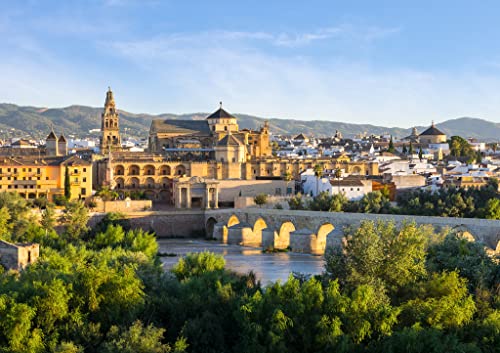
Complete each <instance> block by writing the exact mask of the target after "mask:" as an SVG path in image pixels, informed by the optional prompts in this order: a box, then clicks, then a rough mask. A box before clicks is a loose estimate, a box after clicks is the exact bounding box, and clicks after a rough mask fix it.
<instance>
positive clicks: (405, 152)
mask: <svg viewBox="0 0 500 353" xmlns="http://www.w3.org/2000/svg"><path fill="white" fill-rule="evenodd" d="M401 152H402V153H403V154H404V155H405V156H406V155H407V154H408V149H407V148H406V144H404V143H403V149H402V151H401Z"/></svg>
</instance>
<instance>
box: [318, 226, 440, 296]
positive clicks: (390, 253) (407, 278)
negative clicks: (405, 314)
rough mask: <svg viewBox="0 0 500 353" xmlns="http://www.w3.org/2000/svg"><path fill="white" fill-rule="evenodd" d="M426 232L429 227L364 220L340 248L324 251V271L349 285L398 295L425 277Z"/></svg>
mask: <svg viewBox="0 0 500 353" xmlns="http://www.w3.org/2000/svg"><path fill="white" fill-rule="evenodd" d="M429 234H432V231H431V230H430V229H429V228H428V227H423V226H420V227H419V226H417V225H416V224H414V223H406V224H404V225H403V226H402V227H401V228H397V227H396V225H395V224H394V223H393V222H387V223H385V222H378V223H374V222H369V221H363V222H362V223H361V225H360V226H359V228H357V229H355V230H348V231H347V233H346V236H345V238H346V242H345V243H344V245H343V246H342V249H337V250H335V251H331V252H329V253H327V255H326V257H325V258H326V271H327V273H328V274H329V275H330V277H331V278H339V280H340V281H341V283H344V284H346V285H348V286H349V287H351V288H355V287H357V286H359V285H363V284H368V285H373V286H376V287H380V288H386V289H387V290H388V292H389V294H390V296H391V297H398V295H402V294H404V293H406V292H407V291H409V290H410V289H411V286H412V284H413V283H415V282H416V281H418V280H420V279H422V278H424V277H425V276H426V273H427V271H426V268H425V255H426V251H425V249H426V244H427V239H428V238H429V236H430V235H429Z"/></svg>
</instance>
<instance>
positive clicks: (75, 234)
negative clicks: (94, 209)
mask: <svg viewBox="0 0 500 353" xmlns="http://www.w3.org/2000/svg"><path fill="white" fill-rule="evenodd" d="M89 217H90V216H89V210H88V209H87V207H85V205H84V204H83V202H82V201H75V202H70V203H68V204H67V205H66V208H65V210H64V213H63V215H62V217H61V222H62V223H63V224H65V226H66V229H65V235H66V237H67V238H68V239H71V240H79V239H80V237H81V236H82V235H83V234H84V233H85V232H87V230H88V227H87V222H88V220H89Z"/></svg>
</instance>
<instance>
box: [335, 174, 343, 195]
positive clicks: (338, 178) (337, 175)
mask: <svg viewBox="0 0 500 353" xmlns="http://www.w3.org/2000/svg"><path fill="white" fill-rule="evenodd" d="M333 176H334V178H335V179H337V193H338V194H340V178H341V177H342V169H340V168H335V171H334V172H333Z"/></svg>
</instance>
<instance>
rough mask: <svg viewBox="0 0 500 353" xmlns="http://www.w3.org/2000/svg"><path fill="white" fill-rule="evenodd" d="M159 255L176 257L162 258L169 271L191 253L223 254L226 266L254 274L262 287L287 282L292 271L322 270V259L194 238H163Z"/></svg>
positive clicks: (318, 271) (308, 271) (317, 271)
mask: <svg viewBox="0 0 500 353" xmlns="http://www.w3.org/2000/svg"><path fill="white" fill-rule="evenodd" d="M158 243H159V245H160V252H162V253H174V254H177V256H175V257H162V258H161V260H162V262H163V266H164V268H165V269H170V268H172V266H173V265H174V264H176V263H177V261H179V258H180V257H181V256H184V255H186V254H187V253H190V252H202V251H205V250H206V251H211V252H213V253H217V254H222V255H224V258H225V259H226V267H227V268H228V269H230V270H233V271H236V272H239V273H248V272H249V271H254V273H255V274H256V275H257V278H258V279H259V280H260V281H261V283H262V284H264V285H265V284H269V283H271V282H275V281H277V280H281V281H286V280H287V278H288V277H289V275H290V273H292V272H300V273H303V274H309V275H315V274H319V273H321V272H322V271H323V266H324V262H323V257H322V256H314V255H309V254H298V253H273V254H264V253H262V250H261V249H257V248H249V247H243V246H238V245H227V244H221V243H218V242H213V241H204V240H193V239H160V240H158Z"/></svg>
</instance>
